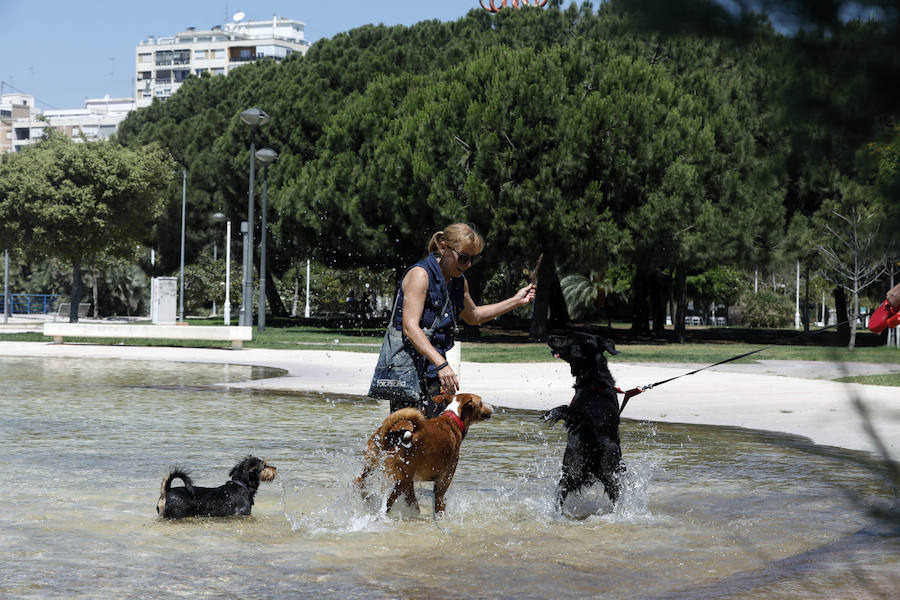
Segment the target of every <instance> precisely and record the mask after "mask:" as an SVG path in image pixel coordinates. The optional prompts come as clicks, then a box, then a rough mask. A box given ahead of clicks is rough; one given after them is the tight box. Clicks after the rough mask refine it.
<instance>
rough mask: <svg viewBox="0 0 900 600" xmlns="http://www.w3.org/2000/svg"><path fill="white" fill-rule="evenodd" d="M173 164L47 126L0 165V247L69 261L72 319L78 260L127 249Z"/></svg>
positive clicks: (151, 214) (146, 226)
mask: <svg viewBox="0 0 900 600" xmlns="http://www.w3.org/2000/svg"><path fill="white" fill-rule="evenodd" d="M172 167H173V165H172V162H171V159H170V158H169V157H168V155H166V154H165V153H164V152H162V151H161V150H160V149H158V148H155V147H148V148H146V149H142V150H131V149H128V148H123V147H121V146H118V145H117V144H115V143H113V142H92V143H79V142H75V141H72V140H70V139H68V138H66V137H64V136H63V135H62V134H60V133H57V132H56V131H55V130H52V129H50V128H48V135H47V137H46V139H44V140H42V141H41V142H39V143H37V144H35V145H33V146H29V147H27V148H25V149H24V150H23V151H21V152H16V153H13V154H9V155H6V157H5V158H4V160H3V162H2V164H0V223H2V225H0V246H4V247H5V246H12V247H16V248H20V249H21V250H23V251H24V252H25V253H27V255H29V256H31V257H35V258H37V257H41V258H43V257H52V258H57V259H59V260H61V261H64V262H66V263H68V264H70V265H71V267H72V290H71V310H72V312H71V314H70V316H69V320H70V321H72V322H75V321H77V320H78V303H79V301H80V300H81V296H82V277H81V270H82V265H85V264H88V263H89V262H90V261H92V260H95V259H98V258H100V257H103V256H106V257H115V256H123V257H127V256H131V255H132V254H133V252H134V248H135V245H136V244H139V243H140V242H141V241H143V240H144V239H145V238H146V236H147V232H148V231H149V230H150V229H151V227H152V226H153V223H154V221H155V219H156V218H157V217H158V216H159V215H160V214H161V211H162V208H163V207H164V205H165V197H164V195H163V192H164V190H165V189H166V185H167V184H168V183H169V182H170V181H171V179H172Z"/></svg>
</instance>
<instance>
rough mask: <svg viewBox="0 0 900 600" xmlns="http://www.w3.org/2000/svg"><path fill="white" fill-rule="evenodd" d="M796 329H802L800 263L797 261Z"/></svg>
mask: <svg viewBox="0 0 900 600" xmlns="http://www.w3.org/2000/svg"><path fill="white" fill-rule="evenodd" d="M794 329H800V261H799V260H798V261H797V297H796V302H795V304H794Z"/></svg>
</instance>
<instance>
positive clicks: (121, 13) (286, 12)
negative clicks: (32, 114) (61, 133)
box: [0, 0, 481, 109]
mask: <svg viewBox="0 0 900 600" xmlns="http://www.w3.org/2000/svg"><path fill="white" fill-rule="evenodd" d="M473 8H477V9H478V10H481V7H480V5H479V3H478V0H408V1H403V2H401V1H400V0H382V1H378V0H343V1H342V0H320V1H318V2H316V1H313V0H256V1H254V2H248V1H247V0H215V1H213V0H152V1H150V2H147V1H143V2H138V1H134V0H115V1H113V0H80V1H79V0H75V1H73V0H31V1H26V0H0V81H3V83H4V85H3V92H4V93H10V92H11V91H19V92H23V93H26V94H31V95H33V96H34V97H35V102H36V104H37V106H38V108H40V109H48V108H79V107H82V106H84V101H85V99H86V98H102V97H103V96H105V95H107V94H109V95H110V96H111V97H130V96H132V95H133V91H132V78H133V77H134V74H135V64H134V60H135V47H136V46H137V45H138V44H139V43H140V42H141V40H145V39H147V38H148V37H150V36H151V35H152V36H155V37H159V36H171V35H174V34H176V33H178V32H179V31H184V30H185V29H187V28H188V27H197V28H198V29H205V28H209V27H212V26H213V25H224V24H225V23H226V22H228V21H230V17H231V16H232V15H233V14H234V13H236V12H238V11H239V10H240V11H243V12H244V13H246V18H247V19H248V20H262V19H270V18H271V17H272V15H273V14H277V15H279V16H281V17H285V18H288V19H296V20H298V21H302V22H304V23H306V39H307V40H308V41H309V42H311V43H314V42H315V41H316V40H319V39H322V38H330V37H332V36H334V35H335V34H338V33H341V32H343V31H347V30H349V29H353V28H355V27H359V26H361V25H365V24H367V23H374V24H378V23H384V24H385V25H412V24H413V23H418V22H419V21H424V20H428V19H438V20H440V21H454V20H456V19H458V18H460V17H462V16H464V15H465V14H466V13H468V12H469V10H471V9H473ZM9 86H12V88H14V89H11V88H10V87H9Z"/></svg>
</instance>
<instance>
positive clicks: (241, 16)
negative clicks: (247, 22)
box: [231, 10, 247, 23]
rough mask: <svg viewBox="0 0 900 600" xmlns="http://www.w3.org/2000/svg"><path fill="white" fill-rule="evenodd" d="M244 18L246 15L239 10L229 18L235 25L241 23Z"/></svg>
mask: <svg viewBox="0 0 900 600" xmlns="http://www.w3.org/2000/svg"><path fill="white" fill-rule="evenodd" d="M246 16H247V15H245V14H244V11H241V10H239V11H237V12H236V13H234V16H233V17H231V20H232V21H234V22H235V23H238V22H240V21H243V20H244V17H246Z"/></svg>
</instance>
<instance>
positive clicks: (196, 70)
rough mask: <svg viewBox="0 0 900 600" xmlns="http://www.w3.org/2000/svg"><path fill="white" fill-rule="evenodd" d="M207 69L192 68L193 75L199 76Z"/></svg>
mask: <svg viewBox="0 0 900 600" xmlns="http://www.w3.org/2000/svg"><path fill="white" fill-rule="evenodd" d="M207 71H209V69H194V75H196V76H197V77H200V76H201V75H203V74H204V73H206V72H207Z"/></svg>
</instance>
